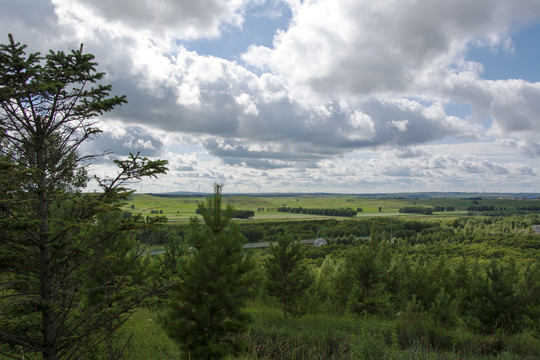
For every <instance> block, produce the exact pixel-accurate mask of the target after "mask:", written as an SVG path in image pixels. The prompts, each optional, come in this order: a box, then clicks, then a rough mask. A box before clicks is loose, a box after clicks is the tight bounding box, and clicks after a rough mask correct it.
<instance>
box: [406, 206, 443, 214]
mask: <svg viewBox="0 0 540 360" xmlns="http://www.w3.org/2000/svg"><path fill="white" fill-rule="evenodd" d="M443 210H444V209H443ZM443 210H441V209H440V208H438V209H437V210H435V211H443ZM433 211H434V210H433V208H431V207H424V206H407V207H404V208H401V209H399V212H400V213H410V214H425V215H431V214H432V213H433Z"/></svg>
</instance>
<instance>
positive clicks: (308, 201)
mask: <svg viewBox="0 0 540 360" xmlns="http://www.w3.org/2000/svg"><path fill="white" fill-rule="evenodd" d="M205 198H206V197H205V196H178V197H161V196H153V195H146V194H140V195H138V194H136V195H133V196H132V197H131V199H130V200H129V201H128V203H127V204H126V206H124V209H125V210H127V211H132V212H135V213H141V214H143V215H145V216H146V215H150V216H151V215H164V216H166V217H167V218H168V219H169V221H171V222H178V221H187V220H189V218H190V217H192V216H196V209H197V207H198V205H199V203H201V202H202V201H204V200H205ZM223 201H224V203H225V204H231V205H233V206H234V207H235V208H236V209H239V210H251V211H253V212H254V213H255V216H254V217H253V218H252V219H251V220H247V221H265V220H271V221H274V220H287V219H288V220H306V219H325V218H329V216H321V215H303V214H294V213H286V212H278V211H277V209H278V208H280V207H290V208H304V209H346V208H350V209H353V210H357V209H362V211H359V212H358V214H357V215H356V216H357V217H362V216H379V215H382V216H388V215H404V214H402V213H399V209H401V208H404V207H411V206H413V207H415V206H425V207H437V206H439V207H445V208H446V207H452V208H454V210H453V211H444V212H435V213H434V214H436V215H438V216H452V215H453V216H455V215H463V214H467V213H468V209H469V207H471V206H486V207H494V208H495V209H497V210H498V209H501V210H502V209H504V210H506V211H515V210H517V209H519V208H522V207H534V206H536V207H540V200H538V199H531V200H526V199H481V200H478V199H476V198H469V199H414V198H411V199H405V198H367V197H360V196H354V195H313V196H311V195H291V196H247V195H246V196H241V195H234V196H227V195H225V196H224V198H223ZM407 215H408V216H421V215H414V214H407ZM332 218H335V217H332Z"/></svg>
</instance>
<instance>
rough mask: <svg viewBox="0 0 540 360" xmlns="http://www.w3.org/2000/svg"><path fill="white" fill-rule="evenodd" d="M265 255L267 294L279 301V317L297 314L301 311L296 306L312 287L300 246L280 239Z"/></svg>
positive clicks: (289, 236)
mask: <svg viewBox="0 0 540 360" xmlns="http://www.w3.org/2000/svg"><path fill="white" fill-rule="evenodd" d="M269 253H270V257H269V258H268V259H267V260H266V261H265V263H264V266H265V269H266V275H267V282H266V289H267V290H268V294H269V295H270V296H273V297H275V298H277V299H278V300H279V302H280V303H281V306H282V308H283V316H285V317H287V315H288V314H293V315H294V314H301V313H302V312H303V308H302V307H301V306H299V305H300V304H301V301H302V300H303V295H304V293H305V292H306V290H307V289H308V288H309V286H310V285H311V284H312V283H313V277H312V276H311V274H310V272H309V269H307V267H306V266H305V264H304V263H303V259H304V253H303V251H302V248H301V245H300V244H299V243H298V242H296V241H294V240H293V237H292V236H291V235H281V236H280V237H279V238H278V239H277V245H273V246H271V247H270V250H269Z"/></svg>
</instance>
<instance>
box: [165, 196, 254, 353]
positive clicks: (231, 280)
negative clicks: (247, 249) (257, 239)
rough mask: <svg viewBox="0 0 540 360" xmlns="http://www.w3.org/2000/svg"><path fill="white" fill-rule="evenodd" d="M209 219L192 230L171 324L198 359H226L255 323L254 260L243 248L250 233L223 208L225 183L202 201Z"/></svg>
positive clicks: (169, 316) (175, 335)
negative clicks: (250, 304)
mask: <svg viewBox="0 0 540 360" xmlns="http://www.w3.org/2000/svg"><path fill="white" fill-rule="evenodd" d="M200 210H201V214H202V215H203V217H204V220H205V224H204V225H202V226H201V225H200V224H199V223H198V222H197V220H196V219H192V221H191V228H190V231H189V233H188V235H187V239H186V240H187V245H188V246H190V247H191V248H190V254H189V255H188V256H187V257H186V258H185V259H184V261H182V262H180V263H177V264H176V266H178V268H179V272H178V279H177V281H176V283H175V285H174V286H173V288H172V289H171V300H170V304H169V312H168V314H167V315H166V318H165V319H164V322H165V327H166V329H167V330H168V332H169V334H170V336H171V337H172V338H174V339H175V340H176V341H177V342H178V343H179V344H180V346H181V348H182V349H183V350H184V351H185V352H186V353H187V356H188V357H190V358H192V359H220V358H223V357H225V356H226V355H229V354H238V353H239V352H240V350H241V349H242V344H241V343H240V342H238V341H237V339H236V338H235V335H237V334H239V333H241V332H243V331H244V330H245V329H246V326H247V325H248V324H249V322H250V317H249V315H248V314H247V313H246V312H245V311H244V310H243V307H244V305H245V302H246V300H247V299H248V296H249V295H250V291H251V283H250V280H251V279H250V277H249V272H250V271H251V270H252V269H253V267H254V263H253V260H252V259H251V257H250V256H246V255H244V253H243V249H242V245H243V243H244V241H245V240H244V238H243V236H242V235H241V233H240V231H239V230H238V227H237V226H235V225H234V224H230V220H231V218H232V214H233V211H234V210H233V209H232V208H231V207H230V206H228V207H227V208H226V209H225V210H224V211H222V209H221V186H219V185H216V186H215V193H214V196H213V197H211V198H209V199H208V200H207V202H206V204H202V205H200Z"/></svg>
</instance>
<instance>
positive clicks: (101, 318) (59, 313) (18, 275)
mask: <svg viewBox="0 0 540 360" xmlns="http://www.w3.org/2000/svg"><path fill="white" fill-rule="evenodd" d="M25 48H26V46H25V45H21V44H20V43H16V42H15V41H14V40H13V37H12V36H11V35H10V36H9V43H8V44H6V45H0V84H1V86H0V188H1V189H2V191H1V192H0V229H2V231H1V232H0V313H1V316H0V354H2V355H4V356H6V357H8V358H17V359H20V358H23V359H26V358H31V359H34V358H42V359H46V360H56V359H61V358H66V359H67V358H84V357H87V356H89V354H91V353H92V352H93V351H94V348H95V347H96V346H98V345H100V344H105V343H108V345H111V346H110V347H109V348H108V358H111V359H114V358H118V357H119V355H120V348H121V345H120V346H119V347H116V346H114V345H116V344H113V343H111V342H108V339H109V338H110V336H111V333H113V332H114V331H115V330H116V329H117V328H118V327H119V326H120V325H121V324H122V323H123V322H124V321H125V319H126V317H127V315H128V314H129V313H130V312H131V311H133V309H135V308H136V307H138V306H140V304H141V303H142V302H143V301H144V300H145V299H146V298H148V297H150V295H152V293H153V290H154V288H153V286H152V285H151V284H150V282H151V281H150V278H151V277H150V276H148V275H149V274H147V273H146V269H145V268H144V267H143V261H142V258H141V256H140V255H141V252H140V251H139V243H138V242H137V241H136V240H135V239H134V238H133V236H132V235H133V233H134V232H135V231H138V230H141V229H143V228H149V227H151V226H152V225H154V224H155V223H157V222H159V220H160V219H158V218H153V219H149V220H148V221H145V220H144V219H143V217H142V216H140V215H135V216H125V213H123V212H122V211H121V209H120V207H121V206H122V205H123V201H125V200H126V199H127V198H128V197H129V196H130V195H131V194H132V191H130V190H129V189H127V188H126V187H125V186H126V184H127V183H129V182H131V181H133V180H135V179H141V178H143V177H155V176H157V175H158V174H161V173H164V172H165V171H166V170H167V169H166V167H165V166H166V164H167V162H166V161H162V160H155V161H151V160H149V159H146V158H143V157H140V156H139V155H138V154H137V155H131V156H130V157H129V158H128V159H126V160H118V159H117V160H114V163H115V164H116V165H117V166H118V173H117V174H116V175H114V177H112V178H105V179H101V178H98V177H95V178H94V179H95V181H97V183H98V184H99V187H100V188H101V191H100V192H99V193H95V194H82V193H81V189H83V188H84V187H85V185H86V183H87V182H88V181H89V180H90V178H89V176H88V174H87V173H86V167H87V164H88V161H89V160H92V159H93V158H94V157H93V156H80V155H79V154H78V149H79V147H80V146H81V145H82V144H83V143H84V142H85V141H87V140H88V139H89V138H91V137H93V136H94V135H95V134H97V133H99V132H100V130H99V129H97V128H95V121H96V120H95V118H96V117H97V116H99V115H101V114H103V113H106V112H109V111H111V110H112V109H114V108H115V107H116V106H118V105H121V104H122V103H124V102H125V99H124V97H119V96H112V97H111V96H110V95H109V92H110V90H111V87H110V86H108V85H99V84H98V83H99V81H100V80H101V79H102V78H103V77H104V74H103V73H100V72H97V71H96V70H95V67H96V63H95V62H94V61H93V60H94V56H93V55H91V54H84V53H83V51H82V50H83V49H82V46H81V47H80V48H79V49H77V50H73V51H71V53H69V54H65V53H64V52H61V51H59V52H53V51H51V52H50V53H49V54H48V55H46V56H44V57H43V56H41V55H40V54H39V53H31V54H28V55H27V54H26V52H25Z"/></svg>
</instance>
